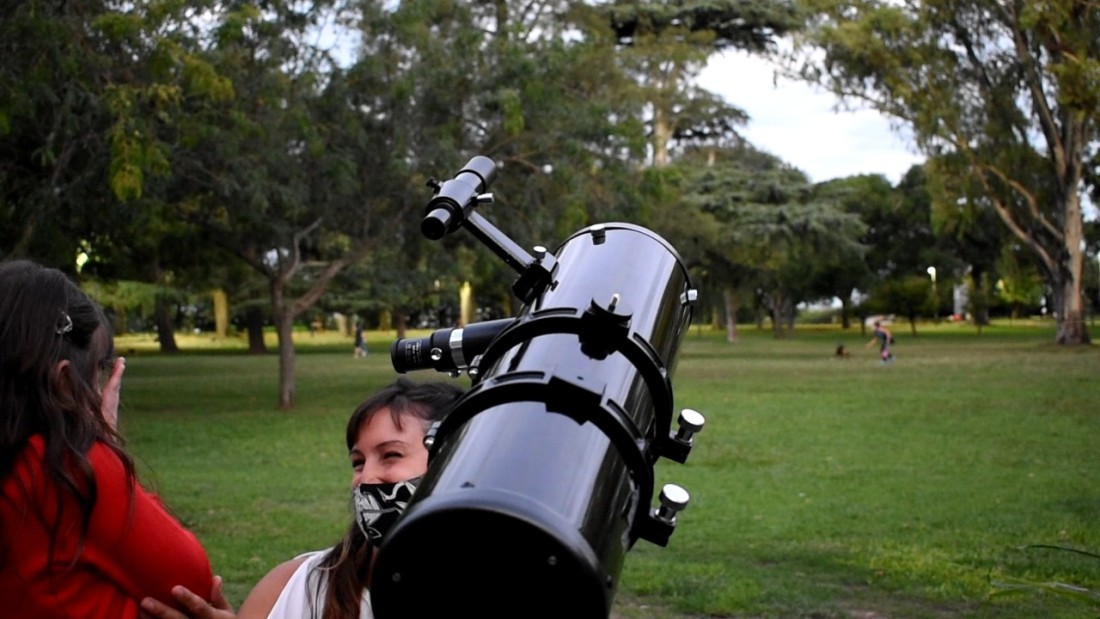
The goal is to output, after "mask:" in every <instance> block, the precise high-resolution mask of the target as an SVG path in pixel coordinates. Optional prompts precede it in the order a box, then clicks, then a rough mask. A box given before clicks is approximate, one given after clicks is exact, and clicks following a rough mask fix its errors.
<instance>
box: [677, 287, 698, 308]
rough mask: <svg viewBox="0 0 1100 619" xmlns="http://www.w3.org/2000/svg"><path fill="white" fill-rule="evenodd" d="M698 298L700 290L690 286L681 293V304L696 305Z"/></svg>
mask: <svg viewBox="0 0 1100 619" xmlns="http://www.w3.org/2000/svg"><path fill="white" fill-rule="evenodd" d="M698 300H699V291H698V290H696V289H695V288H689V289H687V290H685V291H684V294H682V295H680V305H695V302H696V301H698Z"/></svg>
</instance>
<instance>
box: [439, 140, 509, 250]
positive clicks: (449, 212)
mask: <svg viewBox="0 0 1100 619" xmlns="http://www.w3.org/2000/svg"><path fill="white" fill-rule="evenodd" d="M496 175H497V166H496V163H494V162H493V160H492V159H490V158H488V157H483V156H480V155H479V156H477V157H474V158H473V159H471V160H470V161H468V162H467V163H466V166H465V167H463V168H462V169H461V170H459V171H458V174H455V176H454V178H452V179H451V180H449V181H446V182H444V183H443V184H442V185H439V187H438V189H437V191H436V194H435V196H434V197H432V199H431V200H429V201H428V207H427V209H426V210H427V212H428V214H427V215H426V216H425V217H424V219H423V220H421V222H420V231H421V232H422V233H423V234H424V236H426V237H428V238H429V239H432V240H439V239H441V238H443V237H444V236H446V235H447V234H449V233H451V232H454V231H455V230H458V228H459V227H460V226H461V225H462V222H463V221H465V220H466V215H467V213H468V212H469V209H470V208H472V207H473V205H474V202H475V201H476V200H477V197H478V195H480V194H482V193H484V192H485V191H486V190H487V189H488V188H489V185H491V184H492V183H493V181H494V180H496Z"/></svg>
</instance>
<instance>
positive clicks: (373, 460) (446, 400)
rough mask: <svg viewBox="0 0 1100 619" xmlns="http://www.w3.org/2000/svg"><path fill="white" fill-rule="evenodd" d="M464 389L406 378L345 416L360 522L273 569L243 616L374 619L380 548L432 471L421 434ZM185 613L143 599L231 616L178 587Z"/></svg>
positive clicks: (205, 617)
mask: <svg viewBox="0 0 1100 619" xmlns="http://www.w3.org/2000/svg"><path fill="white" fill-rule="evenodd" d="M460 395H462V389H461V388H460V387H459V386H458V385H456V384H453V383H445V382H430V383H414V382H412V381H410V380H408V379H405V378H401V379H398V380H397V382H395V383H393V384H392V385H390V386H388V387H385V388H384V389H382V390H381V391H379V392H377V393H375V394H374V395H372V396H371V397H370V398H369V399H367V401H365V402H363V403H362V404H360V405H359V407H358V408H356V409H355V412H354V413H352V415H351V419H349V420H348V427H347V445H348V456H349V458H350V460H351V466H352V471H353V472H352V478H351V483H352V498H353V504H354V506H355V522H353V523H352V524H351V526H350V527H349V528H348V531H347V533H346V534H345V535H344V537H343V538H342V539H341V540H340V541H339V542H338V543H337V544H336V545H335V546H333V547H332V548H328V549H326V550H318V551H314V552H309V553H306V554H303V555H299V556H297V557H295V558H293V559H291V560H290V561H287V562H285V563H283V564H281V565H279V566H277V567H276V568H275V569H273V570H271V572H269V573H268V574H267V575H266V576H264V577H263V578H262V579H261V580H260V582H259V583H257V584H256V586H255V588H253V589H252V592H251V593H249V594H248V598H247V599H245V601H244V603H243V604H242V605H241V609H240V613H239V615H237V617H238V618H239V619H253V618H257V619H265V618H266V619H300V618H303V617H310V618H313V617H316V618H319V619H371V618H372V617H373V613H372V612H371V608H370V595H369V591H368V590H367V585H368V583H369V582H370V576H371V568H372V566H373V565H374V559H375V548H376V547H377V546H378V544H379V543H380V542H381V540H382V539H383V537H384V535H385V534H386V532H387V531H388V530H389V528H390V526H392V525H393V523H394V522H395V521H396V520H397V517H398V516H399V515H400V514H401V512H403V511H404V509H405V506H406V504H407V503H408V500H409V498H410V497H411V496H412V493H413V491H415V489H416V485H417V483H418V481H419V479H420V477H422V476H423V475H424V473H425V472H426V471H427V470H428V450H427V448H425V447H424V435H425V434H426V433H427V431H428V428H429V427H430V426H431V424H432V423H433V422H435V421H437V420H439V419H442V418H443V417H444V416H445V415H446V414H447V412H449V411H450V409H451V406H452V405H453V404H454V402H455V401H456V400H457V399H458V397H459V396H460ZM173 595H175V597H176V599H177V600H178V601H179V602H180V603H182V604H183V605H184V606H185V607H186V608H188V609H189V612H190V613H191V614H190V615H182V614H180V613H178V612H176V611H174V610H171V609H169V608H167V607H165V606H164V605H163V604H160V603H159V602H157V601H156V600H152V599H147V600H145V601H144V602H143V603H142V606H143V608H144V609H145V611H146V612H147V613H148V614H149V615H150V616H152V617H156V618H158V619H181V618H183V617H187V616H190V617H192V618H194V619H228V618H231V617H233V616H234V615H233V614H232V610H231V609H229V608H228V607H227V606H226V605H223V606H222V607H221V608H216V607H214V606H211V605H210V604H208V603H206V602H205V601H204V600H202V599H201V598H199V597H198V596H195V595H194V594H192V593H191V592H190V591H188V590H186V589H184V588H182V587H177V588H176V589H175V590H174V591H173Z"/></svg>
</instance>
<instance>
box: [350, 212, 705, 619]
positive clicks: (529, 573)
mask: <svg viewBox="0 0 1100 619" xmlns="http://www.w3.org/2000/svg"><path fill="white" fill-rule="evenodd" d="M554 254H555V256H556V259H557V265H558V266H557V270H556V273H555V277H554V280H553V282H552V283H550V284H549V285H548V286H546V287H545V288H544V289H543V290H542V291H541V292H540V293H539V294H538V295H537V296H536V297H535V298H534V300H533V301H532V302H531V303H529V304H528V305H526V306H525V307H524V308H523V310H522V311H521V312H520V314H519V315H518V316H517V317H516V318H515V319H514V321H512V322H511V324H509V325H507V326H505V327H504V328H503V329H501V330H500V332H499V333H498V334H497V335H496V336H495V337H494V338H493V339H492V340H491V341H490V342H489V343H488V345H487V346H486V348H485V350H484V352H483V353H482V354H481V356H480V357H479V358H478V359H477V361H476V363H475V364H473V365H472V366H471V367H470V370H469V371H470V374H471V376H472V377H474V378H475V384H474V386H473V387H472V388H471V389H470V390H469V391H468V392H467V393H466V394H465V395H464V396H463V397H462V398H461V399H460V400H459V401H458V403H457V404H456V406H455V409H454V411H453V412H452V413H451V414H450V415H449V416H448V417H447V419H446V420H444V422H443V423H442V424H441V425H440V427H439V428H437V429H436V432H435V435H434V441H433V443H432V447H431V455H432V460H431V465H430V466H429V469H428V472H427V474H426V475H425V477H424V479H423V481H422V483H421V485H420V486H419V488H418V490H417V492H416V495H415V496H414V497H413V499H412V501H411V502H410V504H409V506H408V509H407V511H406V512H405V514H404V516H402V518H401V519H400V520H399V521H398V522H397V524H396V525H395V526H394V528H393V529H392V530H391V531H390V533H389V534H388V535H387V538H386V541H385V542H384V543H383V545H382V547H381V549H380V551H379V556H378V560H377V563H376V564H375V567H374V576H373V579H372V582H371V586H370V590H371V598H372V604H373V608H374V611H375V614H376V615H377V616H378V617H379V618H380V619H390V618H395V617H420V616H443V615H462V614H465V613H464V612H463V611H469V612H471V613H473V614H476V615H477V616H483V617H486V616H487V617H504V616H508V617H512V616H525V615H530V614H535V615H538V616H560V617H570V618H575V617H579V618H584V617H607V616H608V614H609V613H610V610H611V606H612V602H613V600H614V596H615V591H616V588H617V586H618V578H619V574H620V572H621V570H622V565H623V561H624V558H625V554H626V552H627V551H628V550H629V549H630V548H631V547H632V545H633V544H634V542H635V541H636V540H637V539H639V538H643V539H648V540H651V541H655V542H656V543H659V544H662V545H663V543H664V542H667V538H668V534H669V533H671V526H674V525H673V524H668V526H667V527H665V528H662V525H661V524H660V523H659V522H657V519H655V517H654V516H653V511H652V510H651V507H650V506H651V502H652V500H653V490H654V487H653V486H654V482H653V464H654V462H655V461H656V459H657V458H658V457H660V456H662V455H666V454H665V453H663V452H664V450H665V449H666V448H667V447H668V442H669V441H670V433H669V426H670V423H671V417H672V394H671V386H670V383H669V375H670V373H671V371H672V369H673V367H674V365H675V362H676V355H677V352H678V350H679V347H680V343H681V340H682V339H683V336H684V333H685V332H686V329H687V327H688V325H689V323H690V318H691V302H690V301H691V300H693V298H694V297H693V294H691V292H693V291H692V290H691V287H690V282H689V280H688V275H687V271H686V269H685V268H684V266H683V264H682V262H681V260H680V258H679V256H677V254H676V252H675V250H674V249H673V248H672V247H671V246H670V245H669V244H668V243H667V242H665V241H664V240H663V239H661V237H659V236H657V235H656V234H654V233H652V232H651V231H649V230H646V229H645V228H641V227H638V226H633V225H630V224H606V225H599V226H593V227H591V228H588V229H586V230H582V231H580V232H577V233H575V234H574V235H573V236H571V237H570V238H569V239H567V240H566V241H565V242H564V243H563V244H562V245H561V246H560V247H559V248H558V249H557V251H555V252H554Z"/></svg>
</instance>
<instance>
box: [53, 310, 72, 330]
mask: <svg viewBox="0 0 1100 619" xmlns="http://www.w3.org/2000/svg"><path fill="white" fill-rule="evenodd" d="M61 318H62V320H61V322H60V323H58V325H57V328H56V329H54V330H53V331H54V333H56V334H58V335H65V334H66V333H68V332H69V331H72V330H73V319H72V318H70V317H69V315H68V314H66V313H65V310H61Z"/></svg>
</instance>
